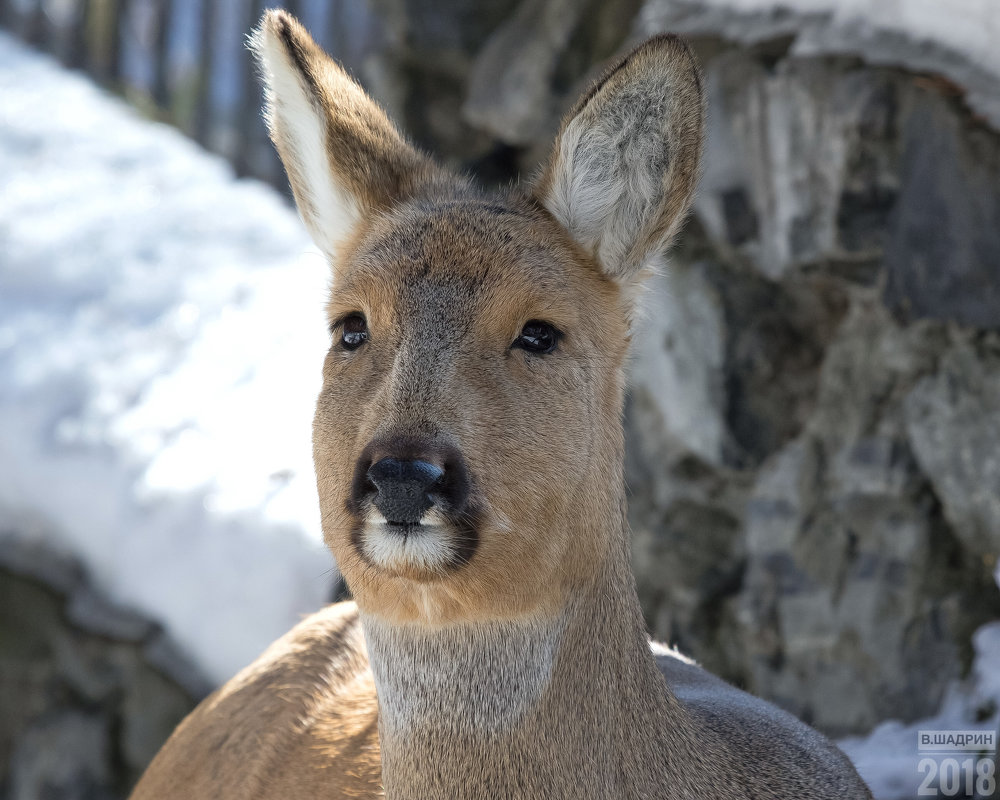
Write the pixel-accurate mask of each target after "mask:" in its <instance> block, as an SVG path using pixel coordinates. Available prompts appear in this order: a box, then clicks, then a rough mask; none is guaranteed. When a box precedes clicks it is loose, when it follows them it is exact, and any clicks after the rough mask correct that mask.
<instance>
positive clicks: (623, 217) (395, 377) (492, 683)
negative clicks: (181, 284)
mask: <svg viewBox="0 0 1000 800" xmlns="http://www.w3.org/2000/svg"><path fill="white" fill-rule="evenodd" d="M256 46H257V49H258V52H259V53H260V55H261V58H262V60H263V61H264V68H265V73H266V74H267V75H268V76H269V77H268V80H269V84H270V88H271V94H272V97H271V99H270V101H269V102H270V110H269V119H270V125H271V130H272V136H273V138H274V139H275V143H276V145H277V146H278V149H279V152H280V153H281V155H282V158H283V160H284V161H285V165H286V168H287V169H288V172H289V177H290V180H291V181H292V185H293V188H294V189H295V195H296V198H297V199H298V201H299V205H300V210H301V212H302V214H303V218H304V219H306V221H307V224H308V225H309V227H310V230H312V231H313V234H314V236H315V237H316V238H317V241H318V242H322V243H323V244H324V245H325V249H326V250H327V251H328V253H329V254H330V257H331V262H332V266H333V269H334V275H335V285H334V291H333V295H332V299H331V301H330V305H329V309H328V310H329V316H330V320H331V323H332V324H333V331H334V344H333V346H332V347H331V349H330V352H329V354H328V355H327V358H326V362H325V365H324V384H323V390H322V392H321V394H320V397H319V400H318V403H317V409H316V417H315V424H314V456H315V464H316V472H317V482H318V487H319V494H320V505H321V510H322V518H323V530H324V535H325V537H326V541H327V544H328V545H329V547H330V549H331V550H332V552H333V553H334V555H335V556H336V558H337V561H338V564H339V566H340V568H341V570H342V572H343V574H344V575H345V577H346V578H347V581H348V583H349V584H350V586H351V589H352V591H353V593H354V596H355V598H356V600H357V608H355V607H354V605H353V604H342V605H339V606H334V607H331V608H329V609H327V610H325V611H322V612H320V613H319V614H317V615H314V616H313V617H310V618H309V619H308V620H306V621H304V622H303V623H301V624H300V625H299V626H297V627H296V628H295V629H294V630H293V631H292V632H291V633H289V634H288V635H287V636H286V637H284V638H283V639H282V640H280V641H279V642H277V643H275V644H274V645H273V646H272V647H271V648H270V649H269V650H268V651H267V652H266V653H265V654H264V655H263V656H262V657H261V658H260V659H259V660H258V661H257V662H255V663H254V664H253V665H251V666H250V667H248V668H247V669H246V670H244V671H243V672H242V673H241V674H240V675H238V676H237V677H236V678H235V679H233V681H231V682H230V683H229V684H227V685H226V686H225V687H223V688H222V689H220V690H219V691H218V692H216V693H215V694H214V695H212V697H210V698H209V699H208V700H206V701H205V702H204V703H203V704H202V705H201V706H199V708H198V709H197V710H196V711H195V712H194V713H193V714H192V715H191V716H190V717H189V718H188V719H187V720H185V722H184V723H183V724H182V725H181V726H180V727H179V728H178V729H177V731H176V732H175V734H174V735H173V737H172V738H171V739H170V741H169V742H168V743H167V745H166V746H165V747H164V749H163V750H162V751H161V753H160V754H159V755H158V756H157V758H156V760H155V761H154V762H153V764H152V765H151V767H150V768H149V770H148V771H147V773H146V775H145V776H144V777H143V779H142V781H141V782H140V784H139V786H138V787H137V788H136V791H135V794H134V797H136V798H175V797H176V798H181V797H183V798H193V797H212V798H229V797H232V798H237V797H241V798H242V797H264V798H290V799H292V800H294V798H307V797H330V798H348V797H374V796H379V795H380V794H381V792H382V787H383V786H384V793H385V796H386V797H389V798H391V799H392V800H399V799H400V798H413V800H416V799H417V798H421V799H423V798H449V800H465V799H469V800H472V799H473V798H476V799H481V800H485V799H486V798H541V797H545V798H611V797H614V798H651V797H658V798H695V797H719V798H722V797H725V798H733V797H747V798H749V797H754V798H761V799H762V800H772V799H776V798H835V797H836V798H844V797H858V798H861V797H868V796H869V795H868V793H867V790H866V789H865V788H864V786H863V784H862V783H861V781H860V779H859V778H858V777H857V775H856V773H855V772H854V770H853V768H852V767H851V766H850V764H849V763H848V762H847V760H846V759H845V758H844V756H843V755H842V754H841V753H840V752H839V751H838V750H837V749H836V748H835V747H834V746H833V745H832V744H830V743H829V742H828V741H827V740H825V739H824V738H823V737H822V736H820V735H819V734H817V733H816V732H814V731H812V730H810V729H809V728H807V727H806V726H804V725H802V724H801V723H799V722H798V721H797V720H795V719H793V718H792V717H790V716H788V715H787V714H784V713H783V712H781V711H779V710H778V709H776V708H774V707H772V706H769V705H767V704H766V703H763V702H762V701H760V700H757V699H756V698H753V697H750V696H749V695H746V694H744V693H742V692H739V691H737V690H735V689H733V688H732V687H729V686H727V685H726V684H724V683H722V682H721V681H719V680H718V679H715V678H713V677H712V676H710V675H708V674H707V673H704V672H703V671H702V670H700V669H699V668H697V667H695V666H693V665H690V664H688V663H686V662H684V661H683V660H682V659H680V658H678V657H677V656H676V655H671V654H659V655H657V656H655V657H654V655H653V653H652V652H651V651H650V647H649V643H648V641H647V639H646V634H645V631H644V627H643V621H642V615H641V613H640V609H639V605H638V601H637V598H636V594H635V589H634V585H633V579H632V575H631V571H630V567H629V563H628V552H629V549H628V530H627V525H626V521H625V513H624V486H623V472H622V463H623V441H622V428H621V421H620V417H621V410H622V395H623V380H624V378H623V368H624V360H625V356H626V351H627V347H628V341H629V336H630V324H629V320H630V319H631V317H632V312H633V304H634V287H635V285H636V283H637V282H638V281H639V280H640V278H641V276H642V274H643V273H644V271H645V270H646V269H647V267H648V264H649V262H650V259H653V258H655V257H656V254H657V252H658V251H659V250H660V249H661V248H662V247H663V246H664V245H665V244H666V241H667V240H668V239H669V237H670V236H671V235H672V233H673V232H674V231H675V230H676V228H677V226H678V225H679V224H680V220H681V218H682V217H683V214H684V212H685V211H686V209H687V207H688V204H689V202H690V198H691V193H692V191H693V187H694V179H695V175H696V174H697V165H698V158H699V155H700V148H701V129H702V117H703V108H702V99H701V89H700V78H699V75H698V71H697V67H696V65H695V63H694V60H693V58H692V56H691V54H690V52H689V51H688V49H687V47H686V46H685V45H684V44H683V43H682V42H680V40H678V39H676V38H673V37H661V38H659V39H655V40H651V41H650V42H648V43H646V44H644V45H642V46H640V48H638V49H637V50H636V51H635V52H634V53H633V54H632V55H631V56H629V57H627V58H626V59H624V60H623V61H622V62H620V63H619V64H617V65H616V66H615V67H613V68H612V69H611V70H610V71H609V72H608V74H607V75H606V76H605V77H604V78H603V79H602V80H601V81H599V82H598V84H597V85H596V86H595V88H594V89H593V90H591V92H590V93H588V94H587V95H586V96H585V97H584V98H583V99H582V100H581V102H580V104H579V105H578V107H577V108H576V109H575V110H574V112H573V113H572V114H571V115H570V116H569V117H568V118H567V121H566V123H565V124H564V126H563V129H562V133H561V134H560V137H559V139H557V142H556V146H555V148H554V152H553V158H552V161H551V162H550V164H549V166H548V168H547V169H546V170H545V171H544V173H543V174H542V177H541V178H540V179H539V181H538V182H537V183H536V184H535V185H534V186H532V187H529V188H528V189H527V190H526V191H524V190H517V191H513V192H511V193H510V194H508V195H503V196H487V195H484V194H482V193H480V192H479V191H478V190H476V189H475V188H474V187H472V186H470V185H469V184H468V183H467V182H466V181H464V180H461V179H458V178H454V177H450V176H448V175H447V173H445V172H444V171H443V170H440V169H439V168H437V167H435V166H433V165H432V164H431V162H430V161H429V160H428V159H426V158H425V157H424V156H422V155H420V154H418V153H417V152H416V151H414V150H413V149H412V148H411V147H410V146H409V145H407V144H406V142H405V141H404V140H403V138H402V137H401V136H399V134H398V133H396V132H395V129H394V128H392V126H391V124H390V123H389V122H388V120H387V119H386V117H385V115H384V114H383V113H382V112H381V110H379V109H378V108H377V106H375V104H374V103H372V102H371V101H370V100H368V99H367V98H366V97H365V96H364V94H363V93H362V92H361V90H360V89H359V88H358V87H357V86H356V85H355V84H353V82H351V81H350V80H349V79H348V78H347V77H346V75H344V73H343V72H342V71H341V70H340V69H339V68H338V67H336V66H335V65H333V63H332V62H331V61H330V60H329V59H328V58H327V57H326V56H325V55H324V54H323V53H322V52H321V51H320V50H319V49H318V48H317V47H316V46H315V44H314V43H313V42H312V40H311V39H309V38H308V35H307V34H306V33H305V32H304V30H303V29H302V28H301V27H300V26H298V24H297V23H295V22H294V21H293V20H292V19H291V18H290V17H289V16H288V15H287V14H284V13H283V12H269V14H268V15H266V16H265V19H264V21H263V23H262V26H261V29H260V30H259V31H258V33H257V36H256ZM282 87H283V90H284V91H287V92H290V93H292V96H290V97H286V98H284V99H283V98H281V97H277V96H275V94H276V90H278V89H282ZM297 92H298V93H300V94H295V93H297ZM314 115H315V116H314ZM317 119H319V120H322V125H320V127H319V128H317V127H316V120H317ZM310 131H319V134H318V135H319V136H321V138H322V140H321V141H319V142H311V141H310V140H309V139H308V136H309V135H310ZM317 153H319V154H321V155H317ZM327 161H328V162H329V164H328V166H329V168H328V169H327V168H326V166H324V165H326V162H327ZM310 165H311V167H312V168H311V169H310V168H307V167H310ZM317 165H319V166H320V167H322V169H320V171H319V172H317V171H316V169H315V168H316V167H317ZM330 197H346V198H347V202H348V204H349V205H351V204H352V205H353V207H354V208H355V209H356V210H358V211H359V212H360V213H358V214H356V215H355V216H353V217H351V218H350V220H349V222H348V224H346V225H345V224H342V223H341V222H340V221H338V219H336V218H335V217H336V215H335V213H334V212H335V208H334V205H335V204H333V203H331V202H327V201H328V200H329V198H330ZM350 314H362V315H363V316H364V318H365V320H367V329H368V332H369V338H368V340H367V341H366V342H365V343H364V344H363V346H362V347H361V348H360V349H357V350H346V349H344V348H343V347H341V346H340V345H339V343H338V339H339V335H340V334H339V328H338V327H337V326H338V324H339V323H340V321H341V320H343V319H344V317H345V316H347V315H350ZM529 320H544V321H546V322H548V323H550V324H552V325H554V326H555V327H556V328H558V329H559V330H560V331H562V332H563V334H564V335H563V338H562V339H561V340H560V342H559V344H558V346H557V347H556V349H555V350H554V351H553V352H551V353H550V354H547V355H536V354H532V353H528V352H526V351H525V350H523V349H520V348H516V347H513V346H512V343H514V342H515V341H516V340H517V339H518V336H519V334H520V331H521V330H522V328H523V326H524V325H525V323H526V322H528V321H529ZM413 453H419V454H420V457H425V458H426V459H430V460H434V459H437V460H438V461H443V459H444V458H445V456H442V455H441V454H442V453H460V454H461V458H462V459H463V460H464V463H465V464H467V466H468V472H469V474H470V476H471V490H470V493H469V498H470V499H469V503H468V510H467V511H466V512H463V513H464V518H463V519H461V520H451V521H449V522H447V524H442V525H440V526H439V527H436V528H431V529H430V530H433V533H431V534H421V537H423V539H426V538H427V537H430V541H429V542H426V541H425V542H424V543H425V544H427V545H428V546H429V547H431V550H430V551H428V552H431V553H432V555H433V556H434V558H436V557H437V556H436V555H434V554H436V553H438V552H439V551H440V552H444V551H445V550H447V552H449V553H458V554H460V555H459V556H457V557H455V558H452V559H451V560H440V561H435V560H433V558H432V560H431V561H429V562H427V563H424V562H422V561H419V559H411V558H410V557H409V556H406V557H397V555H393V554H390V555H386V552H388V551H379V550H378V549H377V548H375V549H373V548H374V547H375V544H377V542H378V541H379V540H378V539H377V538H375V534H374V533H373V530H375V529H376V528H377V525H378V523H377V522H372V518H371V517H370V516H368V514H369V512H368V511H366V510H365V509H364V508H361V507H359V505H358V503H357V502H356V501H355V500H354V499H352V497H353V495H352V486H357V481H358V480H363V476H364V469H365V466H366V465H367V464H369V463H371V459H372V458H373V454H374V457H376V458H378V457H382V456H383V455H393V454H395V457H401V458H411V457H416V456H414V455H413ZM359 476H360V478H359ZM373 526H375V527H373ZM393 541H395V540H393ZM420 541H422V539H421V540H420ZM373 543H375V544H373ZM411 543H412V542H411V541H410V540H407V546H409V544H411ZM435 548H437V549H435ZM441 548H444V549H443V550H442V549H441ZM392 552H393V553H394V552H395V551H392ZM408 552H409V551H408ZM664 677H666V681H665V680H664Z"/></svg>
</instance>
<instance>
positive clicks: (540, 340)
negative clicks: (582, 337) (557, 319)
mask: <svg viewBox="0 0 1000 800" xmlns="http://www.w3.org/2000/svg"><path fill="white" fill-rule="evenodd" d="M560 338H562V333H561V332H560V331H559V330H557V329H556V328H554V327H553V326H552V325H549V323H547V322H542V321H541V320H537V319H533V320H529V321H528V322H526V323H525V324H524V327H523V328H522V329H521V335H520V336H518V337H517V339H516V340H515V341H514V344H512V345H511V347H520V348H521V349H522V350H527V351H528V352H529V353H538V354H539V355H544V354H546V353H551V352H552V351H553V350H555V349H556V345H557V344H559V339H560Z"/></svg>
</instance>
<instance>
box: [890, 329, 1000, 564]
mask: <svg viewBox="0 0 1000 800" xmlns="http://www.w3.org/2000/svg"><path fill="white" fill-rule="evenodd" d="M904 412H905V421H906V431H907V435H908V437H909V443H910V445H911V447H912V448H913V453H914V455H915V457H916V459H917V462H918V463H919V464H920V468H921V469H922V470H923V472H924V474H926V475H927V476H928V478H929V480H930V482H931V485H932V486H933V487H934V492H935V494H936V495H937V497H939V498H940V500H941V503H942V505H943V507H944V515H945V518H946V519H947V520H948V523H949V524H950V525H951V527H952V529H953V530H954V531H955V535H956V536H957V537H958V538H959V539H960V540H961V541H962V543H963V544H964V545H965V547H966V548H968V550H969V551H970V552H972V553H977V554H980V555H981V556H982V557H983V558H985V559H987V561H988V563H995V562H996V558H997V556H998V554H1000V338H998V337H997V336H996V335H990V336H987V337H984V338H982V339H981V340H980V341H978V342H977V341H968V340H966V341H962V342H960V343H958V344H957V345H955V346H954V347H953V348H952V349H950V350H949V351H948V353H947V354H946V355H945V357H944V358H943V359H942V361H941V365H940V367H939V369H938V370H937V371H936V372H935V373H934V374H931V375H927V376H925V377H924V378H922V379H921V380H920V381H919V382H917V384H916V385H915V386H914V387H913V389H912V390H911V391H910V393H909V394H908V395H907V397H906V401H905V404H904Z"/></svg>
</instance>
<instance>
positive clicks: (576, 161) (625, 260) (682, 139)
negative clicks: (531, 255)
mask: <svg viewBox="0 0 1000 800" xmlns="http://www.w3.org/2000/svg"><path fill="white" fill-rule="evenodd" d="M704 117H705V109H704V99H703V96H702V89H701V76H700V73H699V69H698V64H697V62H696V61H695V58H694V56H693V55H692V53H691V50H690V49H689V48H688V46H687V45H686V44H685V43H684V42H683V41H682V40H681V39H678V38H677V37H676V36H658V37H655V38H653V39H650V40H648V41H647V42H644V43H643V44H641V45H639V47H637V48H636V49H635V50H634V51H632V53H631V54H629V55H628V56H626V57H625V58H624V59H622V60H621V61H620V62H618V64H616V65H615V66H613V67H612V68H611V69H609V70H608V71H607V72H606V73H605V74H604V76H603V77H602V78H600V79H599V80H598V81H597V83H595V84H594V86H593V87H592V88H591V90H590V91H589V92H587V93H586V94H585V95H584V96H583V97H582V98H581V99H580V101H579V103H578V104H577V106H576V108H575V109H574V110H573V111H571V112H570V113H569V115H568V116H567V117H566V119H565V121H564V122H563V126H562V129H561V130H560V131H559V136H558V137H557V138H556V143H555V147H554V148H553V152H552V156H551V159H550V161H549V164H548V167H547V168H546V170H545V172H544V173H543V174H542V176H541V178H540V179H539V181H538V183H537V185H536V186H535V189H534V194H535V197H536V198H537V199H538V201H539V202H541V203H542V205H544V206H545V207H546V208H547V209H548V210H549V211H550V212H551V213H552V215H553V216H554V217H555V218H556V219H557V220H558V221H559V222H560V223H561V224H562V225H563V227H564V228H566V230H567V231H568V232H569V233H570V235H571V236H572V237H573V238H574V239H575V240H576V242H577V244H579V245H580V246H581V247H582V248H583V249H584V250H585V251H586V252H588V253H589V254H590V255H592V256H593V257H594V258H595V259H596V261H597V262H598V264H599V265H600V267H601V269H602V270H603V271H604V272H605V274H607V275H609V276H611V277H613V278H615V279H616V280H618V281H619V282H622V283H628V282H631V281H634V280H635V279H636V278H637V277H639V276H641V275H642V274H643V272H644V270H643V267H644V266H645V265H646V264H647V263H648V261H649V259H650V258H651V257H652V256H654V255H656V253H657V251H659V250H661V249H662V248H664V247H666V245H667V244H668V243H669V241H670V239H671V238H672V237H673V235H674V233H675V232H676V231H677V229H678V228H679V227H680V223H681V221H682V220H683V219H684V215H685V213H686V212H687V210H688V207H689V206H690V203H691V198H692V195H693V194H694V187H695V183H696V181H697V177H698V167H699V161H700V159H701V145H702V133H703V129H704Z"/></svg>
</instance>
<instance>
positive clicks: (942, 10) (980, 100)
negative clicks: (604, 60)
mask: <svg viewBox="0 0 1000 800" xmlns="http://www.w3.org/2000/svg"><path fill="white" fill-rule="evenodd" d="M662 30H673V31H675V32H677V33H686V34H688V35H701V34H704V33H708V34H710V35H712V34H715V35H722V36H723V37H724V38H728V39H731V40H734V41H743V42H747V43H753V42H759V41H766V40H773V39H776V38H781V37H784V36H787V35H789V34H791V35H792V36H793V38H794V41H793V43H792V44H791V47H790V52H791V54H792V55H797V56H823V55H830V54H835V55H839V56H844V55H853V56H857V57H859V58H862V59H864V60H865V61H867V62H868V63H870V64H877V65H884V66H902V67H905V68H907V69H909V70H911V71H914V72H928V73H932V74H937V75H941V76H943V77H945V78H946V79H948V80H950V81H952V82H954V83H955V84H957V85H959V86H961V87H962V90H963V99H964V102H965V103H966V104H967V105H968V106H969V108H970V109H971V110H972V111H973V112H974V113H976V114H978V115H980V116H982V117H983V118H984V119H985V120H986V121H988V122H989V123H990V124H991V125H992V126H993V127H995V128H1000V48H997V47H996V46H995V42H996V41H997V38H998V36H1000V3H998V2H996V0H875V2H873V0H683V2H678V0H646V3H645V4H644V5H643V8H642V11H641V13H640V18H639V24H638V26H637V29H636V33H637V34H638V35H640V36H642V35H648V34H650V33H653V32H656V31H662Z"/></svg>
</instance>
